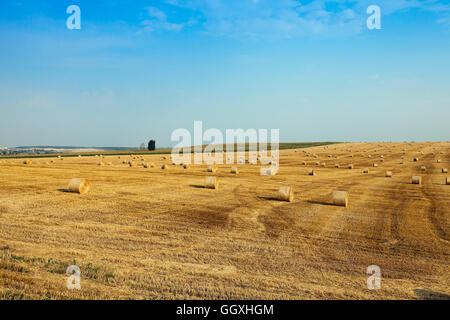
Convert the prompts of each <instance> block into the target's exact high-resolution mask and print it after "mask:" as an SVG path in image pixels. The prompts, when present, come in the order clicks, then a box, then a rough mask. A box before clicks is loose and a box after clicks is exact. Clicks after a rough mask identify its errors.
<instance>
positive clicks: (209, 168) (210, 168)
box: [206, 165, 217, 173]
mask: <svg viewBox="0 0 450 320" xmlns="http://www.w3.org/2000/svg"><path fill="white" fill-rule="evenodd" d="M206 171H207V172H213V173H214V172H216V171H217V166H216V165H210V166H208V168H207V169H206Z"/></svg>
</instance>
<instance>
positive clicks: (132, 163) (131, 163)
mask: <svg viewBox="0 0 450 320" xmlns="http://www.w3.org/2000/svg"><path fill="white" fill-rule="evenodd" d="M128 165H129V166H130V168H132V167H134V166H135V164H134V162H133V161H131V160H130V161H128Z"/></svg>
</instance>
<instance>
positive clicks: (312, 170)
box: [308, 169, 316, 176]
mask: <svg viewBox="0 0 450 320" xmlns="http://www.w3.org/2000/svg"><path fill="white" fill-rule="evenodd" d="M308 174H309V175H310V176H315V175H316V172H315V171H314V169H311V170H309V172H308Z"/></svg>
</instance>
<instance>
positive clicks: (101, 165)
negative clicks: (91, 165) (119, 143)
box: [97, 161, 105, 167]
mask: <svg viewBox="0 0 450 320" xmlns="http://www.w3.org/2000/svg"><path fill="white" fill-rule="evenodd" d="M97 165H98V166H100V167H103V166H104V165H105V163H104V162H103V161H100V162H98V163H97Z"/></svg>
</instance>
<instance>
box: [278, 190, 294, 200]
mask: <svg viewBox="0 0 450 320" xmlns="http://www.w3.org/2000/svg"><path fill="white" fill-rule="evenodd" d="M277 199H278V200H280V201H288V202H292V201H294V190H293V188H292V187H287V186H282V187H280V189H279V190H278V196H277Z"/></svg>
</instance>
